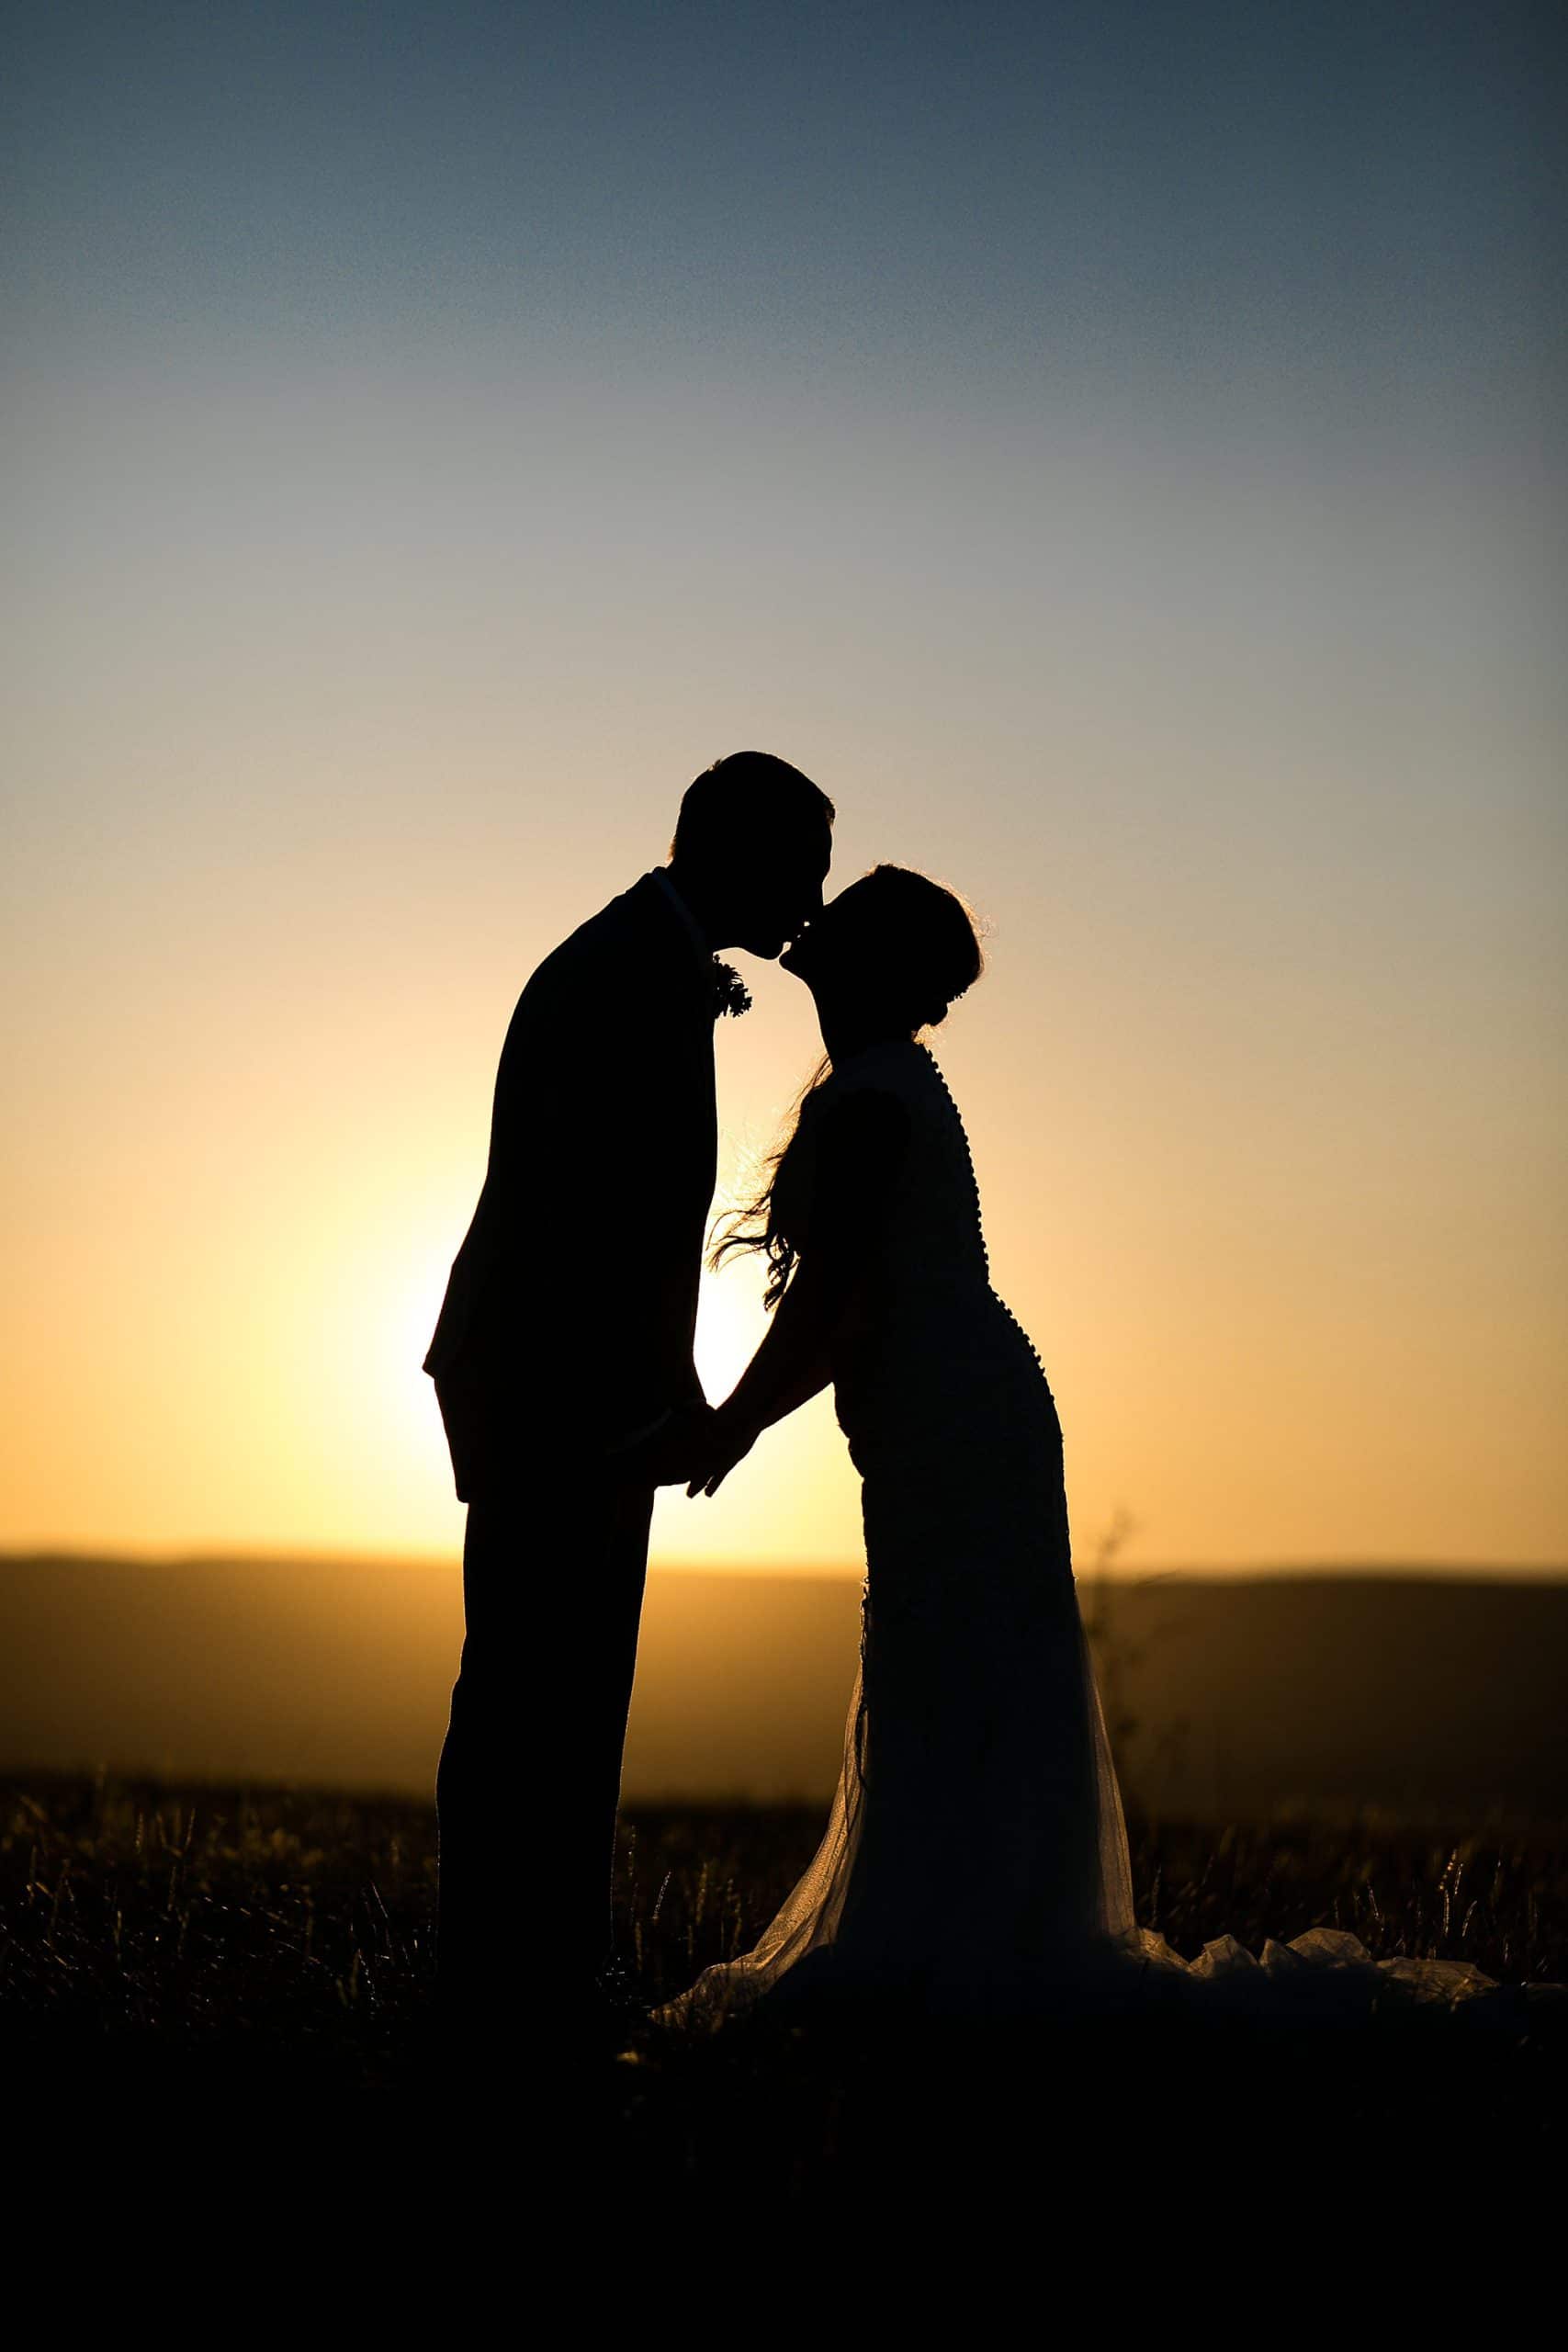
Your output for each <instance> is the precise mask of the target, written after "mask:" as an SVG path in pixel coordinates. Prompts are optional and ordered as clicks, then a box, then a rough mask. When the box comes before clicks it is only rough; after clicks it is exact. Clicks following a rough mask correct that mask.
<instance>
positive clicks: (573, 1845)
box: [435, 1460, 653, 2024]
mask: <svg viewBox="0 0 1568 2352" xmlns="http://www.w3.org/2000/svg"><path fill="white" fill-rule="evenodd" d="M652 1510H653V1490H652V1488H651V1487H632V1486H619V1485H615V1484H614V1483H612V1482H610V1481H608V1480H606V1478H605V1477H604V1468H603V1465H602V1464H600V1465H597V1466H595V1467H589V1466H587V1465H582V1466H579V1465H575V1464H572V1463H570V1461H561V1460H557V1461H554V1462H549V1463H545V1462H541V1463H540V1464H538V1465H537V1468H536V1475H535V1476H533V1477H531V1478H529V1479H528V1480H527V1481H526V1483H523V1482H520V1483H519V1485H518V1487H516V1488H515V1489H514V1490H513V1491H510V1492H506V1493H502V1494H501V1495H498V1496H496V1497H494V1498H488V1499H486V1500H483V1501H476V1502H472V1503H470V1504H469V1506H468V1532H467V1534H466V1536H465V1538H464V1544H463V1613H464V1636H463V1655H462V1660H461V1664H460V1666H459V1668H458V1673H457V1684H456V1687H455V1688H454V1690H453V1692H452V1713H451V1719H450V1722H449V1723H448V1725H447V1730H446V1742H445V1744H444V1746H443V1747H442V1750H441V1762H440V1767H439V1769H438V1770H437V1773H436V1781H435V1802H436V1812H437V1816H438V1824H439V1838H440V1862H439V1869H440V1881H439V1887H440V1894H439V1922H438V1940H437V1950H436V1966H437V1972H438V1979H439V1984H440V1991H441V2005H442V2007H443V2009H444V2010H445V2011H446V2013H447V2015H448V2016H449V2017H450V2018H452V2019H453V2020H454V2021H455V2022H457V2023H459V2024H460V2023H461V2022H462V2019H463V2017H464V2015H465V2013H467V2014H468V2016H469V2017H470V2018H471V2020H472V2022H474V2023H475V2024H478V2023H479V2019H480V2018H481V2017H482V2016H485V2015H487V2014H493V2009H494V2003H495V2000H496V1996H497V1995H498V1994H500V1995H502V1996H506V1995H514V1994H516V1993H517V1992H518V1991H520V1990H521V1988H522V1986H523V1985H525V1983H526V1984H528V1985H532V1986H534V1987H536V1988H537V1989H539V1990H540V1991H542V1992H544V1993H545V1994H546V1995H547V1996H548V1993H549V1991H550V1988H552V1987H554V1988H555V1989H556V1990H557V1991H558V1993H559V1994H560V1995H562V1996H564V1997H565V1998H566V2000H567V2001H568V2002H570V2001H571V2000H573V1999H575V1998H577V1997H579V1996H585V1995H586V1994H587V1992H588V1989H589V1986H590V1985H591V1982H592V1978H593V1977H594V1976H595V1975H596V1973H598V1971H599V1970H600V1969H601V1968H602V1967H603V1966H604V1962H605V1961H606V1959H607V1958H608V1956H609V1951H610V1941H611V1930H610V1883H611V1875H612V1871H613V1869H614V1861H615V1812H616V1807H617V1805H618V1804H619V1801H620V1788H621V1750H622V1748H623V1747H624V1745H625V1742H626V1715H627V1712H628V1710H629V1707H630V1704H631V1691H632V1676H633V1672H634V1670H635V1668H636V1664H637V1625H638V1621H639V1619H640V1616H641V1613H642V1593H643V1584H644V1580H645V1577H646V1575H647V1570H648V1532H649V1519H650V1517H651V1515H652ZM470 2005H472V2006H471V2007H470Z"/></svg>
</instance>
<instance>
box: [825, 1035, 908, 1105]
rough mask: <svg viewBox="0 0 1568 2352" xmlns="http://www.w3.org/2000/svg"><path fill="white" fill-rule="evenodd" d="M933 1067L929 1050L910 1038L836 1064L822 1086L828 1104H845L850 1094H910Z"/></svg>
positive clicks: (891, 1040) (888, 1042)
mask: <svg viewBox="0 0 1568 2352" xmlns="http://www.w3.org/2000/svg"><path fill="white" fill-rule="evenodd" d="M927 1067H929V1057H928V1055H927V1054H926V1051H925V1048H924V1047H923V1046H917V1045H914V1044H912V1043H911V1042H910V1040H909V1039H908V1038H906V1037H894V1038H889V1039H887V1040H886V1041H885V1042H884V1043H883V1044H881V1045H876V1046H863V1047H862V1048H861V1050H860V1052H859V1053H858V1054H852V1055H851V1056H850V1057H849V1058H848V1059H847V1060H846V1061H842V1062H839V1063H836V1064H835V1066H834V1069H833V1071H832V1074H831V1076H830V1077H829V1079H827V1080H825V1082H824V1084H823V1086H822V1089H821V1092H822V1096H823V1099H824V1101H829V1100H833V1101H841V1100H842V1099H843V1097H844V1096H846V1095H849V1094H866V1093H876V1094H908V1092H909V1091H911V1089H912V1088H914V1087H917V1086H919V1084H920V1083H921V1080H922V1079H923V1077H924V1074H925V1070H926V1068H927Z"/></svg>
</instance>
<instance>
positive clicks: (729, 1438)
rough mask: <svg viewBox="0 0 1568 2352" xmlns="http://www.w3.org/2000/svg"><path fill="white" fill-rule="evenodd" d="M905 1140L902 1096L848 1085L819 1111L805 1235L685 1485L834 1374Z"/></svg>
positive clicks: (710, 1489)
mask: <svg viewBox="0 0 1568 2352" xmlns="http://www.w3.org/2000/svg"><path fill="white" fill-rule="evenodd" d="M907 1146H908V1120H907V1118H906V1115H905V1113H904V1109H903V1106H902V1104H901V1103H897V1101H896V1100H895V1099H894V1098H893V1096H891V1095H888V1094H879V1093H874V1092H872V1091H869V1090H868V1091H865V1092H863V1093H860V1094H854V1095H852V1096H851V1097H850V1099H849V1100H848V1101H847V1102H845V1103H840V1104H839V1105H837V1106H836V1107H835V1108H834V1110H833V1111H832V1112H830V1113H829V1115H828V1116H827V1117H826V1118H825V1119H824V1121H823V1123H822V1132H821V1135H820V1136H819V1138H818V1158H817V1170H816V1182H815V1184H814V1187H813V1192H812V1200H811V1206H810V1237H809V1239H808V1241H807V1242H806V1243H805V1244H803V1246H802V1248H801V1250H800V1255H799V1258H798V1261H797V1262H796V1265H795V1272H794V1275H793V1276H792V1278H791V1280H790V1283H789V1287H788V1289H787V1290H786V1291H785V1292H784V1296H783V1298H782V1299H780V1301H779V1303H778V1306H776V1307H775V1309H774V1310H773V1320H772V1322H771V1323H770V1325H769V1327H768V1330H767V1332H766V1335H765V1336H764V1338H763V1340H762V1342H761V1346H760V1347H759V1348H758V1350H757V1352H756V1354H755V1355H754V1356H753V1357H752V1359H751V1361H750V1363H749V1364H748V1365H747V1367H746V1370H745V1372H744V1373H743V1374H741V1376H740V1379H739V1382H738V1383H737V1385H736V1386H735V1388H734V1390H733V1392H732V1393H731V1395H730V1396H729V1397H728V1398H727V1400H726V1402H725V1403H724V1404H723V1405H721V1406H720V1407H719V1409H718V1412H717V1414H716V1416H715V1419H714V1422H713V1425H712V1430H711V1451H712V1461H711V1464H710V1467H709V1469H708V1471H707V1473H706V1475H705V1476H700V1477H697V1478H694V1480H693V1481H692V1484H691V1486H690V1487H689V1488H688V1492H689V1493H691V1494H697V1493H699V1492H701V1493H704V1494H709V1495H711V1494H714V1493H716V1491H717V1489H718V1487H720V1486H721V1485H722V1483H723V1481H724V1479H725V1478H726V1477H727V1476H728V1474H729V1472H730V1471H731V1470H732V1469H733V1468H734V1466H735V1464H737V1463H738V1462H739V1461H740V1460H741V1458H742V1457H743V1456H744V1455H745V1454H747V1453H750V1450H751V1448H752V1446H753V1445H754V1444H755V1443H756V1442H757V1440H758V1438H759V1437H760V1436H761V1433H762V1431H763V1430H765V1429H771V1428H772V1427H773V1423H774V1422H775V1421H782V1420H783V1419H784V1418H785V1416H786V1415H787V1414H790V1413H793V1412H794V1411H795V1409H796V1408H797V1407H799V1406H801V1405H804V1404H805V1403H807V1400H808V1398H810V1397H815V1396H817V1395H818V1393H819V1392H820V1391H821V1390H822V1389H824V1388H825V1387H826V1386H827V1385H828V1383H829V1380H830V1379H831V1378H832V1351H833V1340H834V1338H835V1336H836V1334H837V1333H838V1331H839V1329H840V1326H841V1325H842V1324H843V1322H844V1320H845V1318H846V1317H847V1316H848V1315H849V1314H850V1313H851V1312H852V1309H853V1308H854V1307H855V1306H856V1305H857V1303H858V1301H859V1298H860V1295H861V1293H862V1291H863V1287H864V1283H865V1280H866V1264H867V1256H868V1251H869V1248H870V1234H871V1227H872V1223H873V1221H874V1218H875V1217H876V1216H877V1215H878V1214H879V1212H880V1209H881V1206H882V1204H883V1202H884V1201H885V1200H886V1196H887V1193H888V1191H889V1189H890V1187H891V1185H892V1184H893V1182H894V1180H895V1179H896V1178H897V1173H898V1169H899V1165H900V1163H901V1162H902V1159H903V1157H904V1152H905V1150H906V1148H907Z"/></svg>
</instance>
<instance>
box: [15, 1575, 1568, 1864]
mask: <svg viewBox="0 0 1568 2352" xmlns="http://www.w3.org/2000/svg"><path fill="white" fill-rule="evenodd" d="M1083 1600H1084V1606H1085V1613H1086V1615H1088V1616H1089V1618H1090V1619H1091V1621H1092V1622H1093V1623H1094V1624H1095V1625H1096V1626H1097V1627H1098V1628H1099V1651H1100V1657H1101V1662H1102V1682H1103V1687H1104V1690H1105V1696H1106V1706H1107V1713H1108V1715H1109V1716H1110V1717H1111V1720H1112V1724H1113V1729H1114V1730H1115V1733H1116V1737H1117V1746H1118V1753H1119V1758H1120V1760H1121V1764H1122V1771H1123V1776H1124V1778H1125V1779H1126V1781H1127V1782H1128V1784H1129V1787H1130V1788H1131V1790H1132V1791H1133V1792H1134V1794H1135V1795H1136V1796H1138V1797H1139V1798H1140V1799H1141V1800H1142V1801H1143V1802H1144V1803H1145V1804H1149V1805H1152V1806H1155V1807H1157V1808H1160V1809H1163V1810H1166V1811H1168V1812H1172V1813H1182V1814H1188V1815H1194V1816H1196V1817H1201V1818H1242V1817H1247V1816H1248V1815H1258V1814H1261V1813H1264V1812H1267V1811H1269V1810H1271V1809H1273V1808H1274V1807H1276V1806H1278V1805H1280V1804H1289V1803H1292V1802H1299V1803H1301V1804H1308V1805H1311V1804H1324V1803H1333V1804H1371V1805H1377V1806H1380V1807H1383V1808H1386V1809H1388V1810H1390V1811H1395V1812H1404V1813H1431V1814H1432V1815H1435V1816H1437V1815H1440V1816H1442V1817H1443V1818H1445V1819H1449V1820H1452V1819H1455V1818H1465V1817H1470V1816H1472V1815H1473V1816H1476V1817H1479V1816H1481V1815H1488V1814H1496V1813H1499V1812H1501V1813H1504V1814H1509V1815H1517V1816H1525V1815H1529V1816H1533V1817H1536V1818H1550V1817H1561V1816H1565V1815H1568V1730H1565V1725H1568V1582H1562V1581H1558V1580H1554V1579H1549V1578H1543V1577H1530V1578H1522V1577H1521V1578H1512V1579H1510V1578H1503V1577H1494V1578H1480V1577H1457V1576H1452V1575H1443V1576H1438V1575H1433V1576H1422V1575H1418V1574H1415V1573H1406V1574H1400V1575H1366V1576H1357V1575H1348V1574H1345V1573H1342V1572H1337V1573H1335V1574H1334V1575H1332V1576H1310V1575H1290V1576H1259V1577H1246V1576H1186V1575H1182V1576H1172V1577H1139V1578H1128V1579H1125V1580H1117V1581H1115V1582H1112V1583H1110V1584H1108V1585H1104V1586H1101V1585H1099V1584H1094V1585H1089V1586H1086V1588H1085V1589H1084V1590H1083ZM858 1625H859V1588H858V1584H857V1583H856V1581H855V1580H854V1579H853V1578H852V1577H834V1576H808V1575H779V1574H772V1573H764V1572H762V1571H760V1570H758V1571H749V1572H736V1573H733V1574H710V1573H706V1572H699V1571H681V1570H674V1569H664V1570H656V1571H655V1572H654V1574H653V1575H652V1576H651V1577H650V1578H649V1599H648V1607H647V1612H646V1616H645V1621H644V1634H643V1642H642V1650H641V1657H640V1661H639V1667H638V1677H637V1697H636V1700H635V1702H634V1706H633V1715H632V1727H631V1735H630V1740H629V1745H628V1749H627V1758H626V1789H627V1792H628V1794H630V1795H634V1796H640V1797H643V1798H651V1797H656V1796H663V1797H675V1796H680V1797H697V1798H704V1797H705V1798H719V1797H733V1796H743V1797H750V1798H753V1799H772V1798H780V1797H785V1796H792V1795H798V1796H804V1797H807V1798H813V1799H815V1798H819V1797H821V1796H823V1795H825V1794H826V1792H827V1791H828V1790H829V1787H830V1785H831V1782H832V1779H833V1776H834V1773H835V1772H836V1770H837V1768H838V1759H839V1753H840V1744H841V1736H842V1729H843V1718H844V1712H845V1706H846V1702H847V1699H848V1695H849V1689H850V1684H851V1681H852V1677H853V1672H854V1662H855V1650H856V1643H857V1639H858ZM460 1630H461V1628H460V1609H459V1601H458V1577H457V1567H456V1565H455V1564H453V1565H450V1566H448V1565H442V1564H432V1565H411V1564H407V1563H399V1564H385V1563H376V1562H353V1561H344V1560H341V1559H340V1560H330V1561H320V1562H310V1561H300V1560H285V1561H278V1562H276V1563H273V1562H256V1561H219V1560H214V1561H178V1562H170V1563H167V1564H163V1565H149V1564H146V1563H143V1562H132V1561H126V1560H96V1559H84V1558H80V1557H75V1556H68V1557H39V1556H28V1557H18V1556H11V1557H4V1556H0V1769H3V1770H9V1771H23V1770H27V1769H28V1768H29V1767H30V1768H34V1769H38V1768H45V1769H55V1770H75V1769H81V1768H87V1769H94V1770H96V1769H99V1768H103V1769H107V1770H115V1771H151V1772H155V1773H159V1774H163V1775H167V1776H169V1777H178V1778H182V1779H185V1778H197V1779H212V1780H234V1779H241V1780H244V1779H250V1780H254V1781H258V1782H259V1781H299V1782H302V1783H317V1784H325V1785H329V1786H331V1785H341V1786H345V1787H355V1788H391V1789H403V1790H412V1791H421V1792H423V1791H428V1789H429V1788H430V1785H431V1781H432V1777H433V1774H434V1765H435V1758H436V1754H437V1752H438V1749H439V1747H440V1741H441V1733H442V1727H443V1724H444V1723H445V1719H446V1694H447V1691H448V1688H449V1685H450V1681H451V1678H452V1674H453V1671H454V1668H455V1666H456V1661H457V1647H458V1642H459V1638H460ZM532 1668H533V1671H534V1672H536V1675H537V1677H538V1681H539V1686H540V1688H541V1690H542V1691H548V1693H549V1694H550V1698H551V1701H552V1702H556V1703H564V1705H565V1706H566V1708H567V1709H568V1710H570V1691H571V1688H572V1683H573V1680H574V1678H575V1677H577V1676H578V1675H579V1674H581V1673H586V1672H588V1671H591V1667H590V1665H589V1663H588V1662H587V1661H585V1660H576V1659H570V1658H540V1659H537V1660H536V1661H533V1662H532ZM563 1762H564V1766H565V1769H568V1770H570V1758H565V1759H563ZM520 1793H521V1792H520Z"/></svg>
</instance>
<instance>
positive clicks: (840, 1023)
mask: <svg viewBox="0 0 1568 2352" xmlns="http://www.w3.org/2000/svg"><path fill="white" fill-rule="evenodd" d="M817 1012H818V1022H819V1023H820V1025H821V1030H822V1043H823V1045H824V1046H826V1047H827V1051H828V1059H829V1061H830V1062H831V1063H832V1065H833V1067H834V1069H838V1068H839V1066H840V1063H841V1062H847V1061H850V1060H852V1058H853V1057H854V1056H855V1055H856V1054H863V1053H867V1052H869V1050H870V1048H871V1047H872V1046H896V1045H904V1046H907V1045H908V1042H909V1032H908V1030H907V1029H900V1028H899V1027H898V1026H897V1023H890V1022H887V1021H876V1020H867V1019H866V1018H865V1017H864V1016H863V1015H862V1016H860V1017H859V1018H857V1017H856V1016H855V1015H854V1014H853V1013H829V1012H824V1011H823V1009H822V1007H821V1006H820V1005H818V1008H817Z"/></svg>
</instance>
